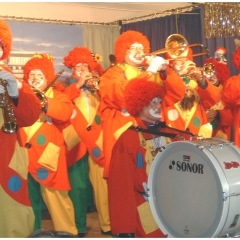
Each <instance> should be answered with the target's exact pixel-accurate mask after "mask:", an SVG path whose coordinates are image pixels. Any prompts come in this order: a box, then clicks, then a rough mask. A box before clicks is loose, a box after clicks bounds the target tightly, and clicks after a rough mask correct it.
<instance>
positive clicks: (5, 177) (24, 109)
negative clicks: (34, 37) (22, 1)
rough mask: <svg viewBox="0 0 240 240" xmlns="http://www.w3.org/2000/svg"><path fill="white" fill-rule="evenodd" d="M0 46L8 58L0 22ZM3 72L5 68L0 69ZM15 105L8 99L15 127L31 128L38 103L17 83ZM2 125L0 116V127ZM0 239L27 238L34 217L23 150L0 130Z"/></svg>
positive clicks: (8, 42)
mask: <svg viewBox="0 0 240 240" xmlns="http://www.w3.org/2000/svg"><path fill="white" fill-rule="evenodd" d="M0 43H1V44H2V45H3V55H2V57H1V58H0V60H3V59H5V58H7V57H8V56H9V53H10V49H11V43H12V38H11V32H10V28H9V27H8V25H7V24H6V23H5V22H3V21H1V20H0ZM1 70H7V71H9V72H11V71H10V70H9V69H7V68H6V67H0V71H1ZM19 87H20V88H19V96H18V104H17V106H15V105H14V104H13V103H12V101H11V98H10V104H11V106H12V108H13V111H14V115H15V118H16V123H17V125H18V127H26V126H30V125H32V124H33V123H34V122H35V121H36V120H37V119H38V117H39V114H40V102H39V100H38V98H37V97H36V95H35V94H34V93H33V91H32V90H31V89H30V87H29V86H28V85H27V84H25V83H24V82H21V83H20V85H19ZM3 123H4V119H3V115H2V113H0V126H1V127H2V125H3ZM0 142H1V144H0V149H1V150H0V152H1V168H0V203H1V204H0V216H1V218H0V237H3V238H16V237H17V238H21V237H28V236H29V234H30V233H32V232H33V221H34V215H33V211H32V208H31V202H30V200H29V195H28V183H27V165H28V162H27V161H26V158H25V154H26V152H25V149H24V148H22V147H20V145H19V142H18V136H17V134H16V133H12V134H6V133H3V131H2V130H0Z"/></svg>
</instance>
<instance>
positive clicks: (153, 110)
mask: <svg viewBox="0 0 240 240" xmlns="http://www.w3.org/2000/svg"><path fill="white" fill-rule="evenodd" d="M161 102H162V99H160V98H157V97H156V98H154V99H153V100H152V101H151V104H150V109H149V113H150V115H151V116H153V117H155V118H161V117H162V114H161V104H160V103H161Z"/></svg>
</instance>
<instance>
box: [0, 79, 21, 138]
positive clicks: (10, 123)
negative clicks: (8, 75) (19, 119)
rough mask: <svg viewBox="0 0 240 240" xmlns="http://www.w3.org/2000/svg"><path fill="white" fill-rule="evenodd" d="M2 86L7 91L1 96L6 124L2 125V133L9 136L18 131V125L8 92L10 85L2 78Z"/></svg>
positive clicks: (0, 80)
mask: <svg viewBox="0 0 240 240" xmlns="http://www.w3.org/2000/svg"><path fill="white" fill-rule="evenodd" d="M0 85H2V86H3V87H4V89H5V93H2V94H0V108H2V114H3V122H4V123H3V125H2V131H3V132H4V133H8V134H11V133H15V132H16V131H17V129H18V125H17V123H16V118H15V115H14V112H13V107H12V103H11V99H10V97H9V95H8V92H7V85H8V83H7V81H5V80H3V79H1V78H0Z"/></svg>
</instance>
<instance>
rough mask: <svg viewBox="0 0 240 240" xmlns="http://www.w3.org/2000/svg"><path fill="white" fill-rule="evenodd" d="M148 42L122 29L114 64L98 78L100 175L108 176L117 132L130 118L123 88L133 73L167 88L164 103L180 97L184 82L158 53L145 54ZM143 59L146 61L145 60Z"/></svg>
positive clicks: (126, 127) (124, 126)
mask: <svg viewBox="0 0 240 240" xmlns="http://www.w3.org/2000/svg"><path fill="white" fill-rule="evenodd" d="M149 52H150V44H149V41H148V39H147V37H146V36H144V35H143V34H141V33H140V32H137V31H126V32H124V33H122V34H121V35H120V36H119V38H118V39H117V41H116V44H115V56H116V60H117V62H118V64H117V65H115V66H112V67H111V68H109V69H108V70H107V71H106V72H105V73H104V74H103V75H102V77H101V80H100V84H99V87H100V96H101V101H100V112H101V119H102V123H103V149H104V156H105V167H104V177H105V178H107V177H108V169H109V164H110V161H111V154H112V149H113V146H114V144H115V142H116V140H117V139H118V138H119V137H120V135H121V134H122V133H123V132H124V131H125V130H126V129H128V127H129V126H131V125H132V124H133V122H134V117H133V116H131V115H130V114H129V113H128V112H127V110H126V106H125V102H124V98H123V91H124V89H125V87H126V86H127V84H128V83H130V82H131V80H132V79H133V78H135V77H143V76H147V77H148V79H149V81H154V82H156V83H158V84H159V85H161V86H162V87H163V88H164V89H165V91H167V92H168V94H167V96H166V99H167V100H166V102H165V103H166V104H167V105H172V104H174V103H175V102H177V101H178V100H180V99H181V96H182V95H183V94H184V92H185V86H184V84H183V83H182V80H181V78H180V77H179V76H177V74H176V73H175V72H174V71H172V69H170V68H168V67H167V65H166V61H165V59H163V58H162V57H153V56H152V57H149V58H148V59H145V57H144V56H145V55H148V54H149ZM146 63H147V64H146Z"/></svg>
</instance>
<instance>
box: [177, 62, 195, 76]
mask: <svg viewBox="0 0 240 240" xmlns="http://www.w3.org/2000/svg"><path fill="white" fill-rule="evenodd" d="M195 70H196V64H195V63H194V62H192V61H190V60H187V61H184V62H183V65H182V66H181V70H180V71H179V75H180V76H181V75H191V74H192V73H194V71H195Z"/></svg>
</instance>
